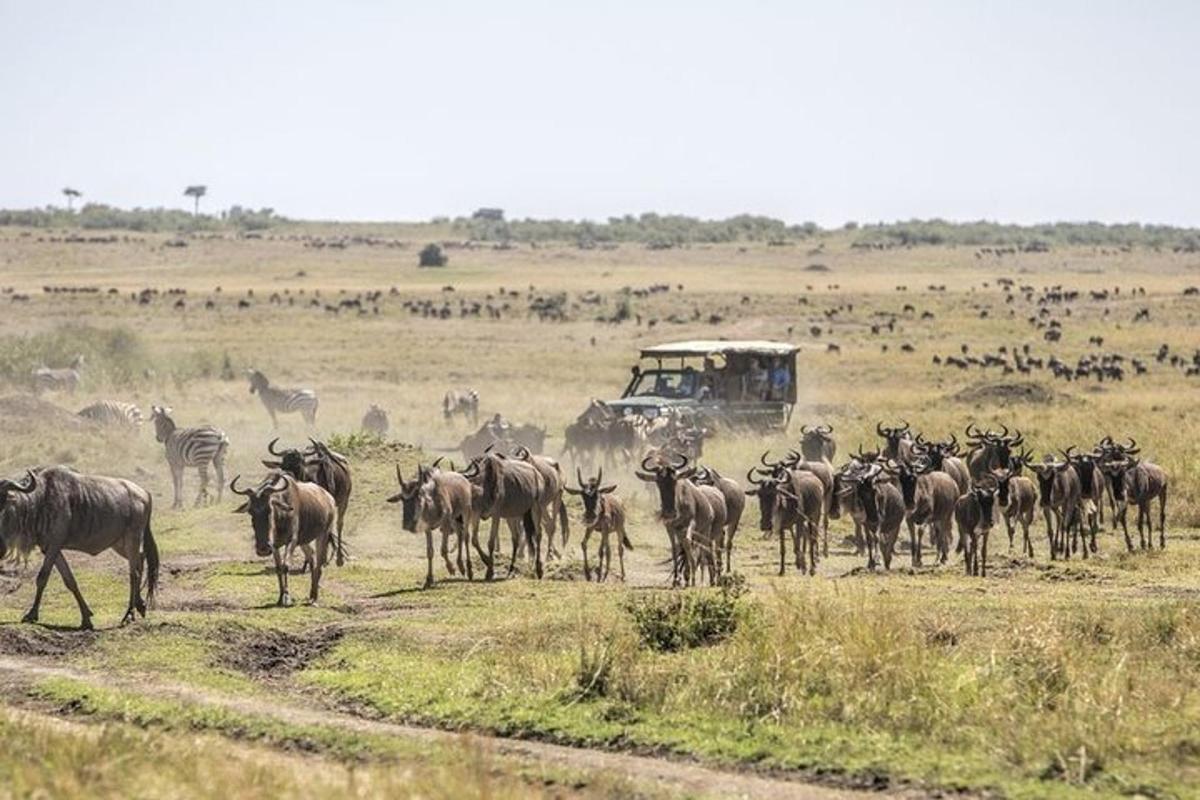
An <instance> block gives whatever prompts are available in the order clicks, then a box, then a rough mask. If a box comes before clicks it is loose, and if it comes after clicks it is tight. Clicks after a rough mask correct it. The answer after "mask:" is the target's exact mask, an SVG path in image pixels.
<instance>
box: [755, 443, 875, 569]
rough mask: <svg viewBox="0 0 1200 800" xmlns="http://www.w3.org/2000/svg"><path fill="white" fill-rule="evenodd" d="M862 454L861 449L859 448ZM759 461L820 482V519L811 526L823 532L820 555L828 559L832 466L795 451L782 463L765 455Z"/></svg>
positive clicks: (769, 466)
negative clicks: (821, 495)
mask: <svg viewBox="0 0 1200 800" xmlns="http://www.w3.org/2000/svg"><path fill="white" fill-rule="evenodd" d="M859 452H862V448H861V447H860V448H859ZM759 461H761V462H762V464H763V466H765V467H767V468H768V469H775V468H777V467H786V468H788V469H792V470H800V471H802V472H811V473H812V474H813V475H815V476H817V479H818V480H819V481H821V487H822V488H823V489H824V501H823V503H822V506H821V519H820V520H819V521H818V520H814V521H813V524H819V525H820V526H821V528H822V532H823V542H822V546H821V552H822V555H823V556H824V557H826V558H828V557H829V507H830V505H831V504H832V503H833V466H832V465H831V464H830V463H829V462H828V461H826V460H824V459H821V460H817V461H809V460H806V459H804V458H803V457H802V456H801V454H800V453H798V452H796V451H795V450H789V451H788V456H787V458H786V459H784V460H783V461H779V462H770V461H767V454H766V453H763V454H762V455H761V456H760V457H759Z"/></svg>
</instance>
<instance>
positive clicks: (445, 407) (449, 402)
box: [442, 389, 479, 425]
mask: <svg viewBox="0 0 1200 800" xmlns="http://www.w3.org/2000/svg"><path fill="white" fill-rule="evenodd" d="M455 414H462V415H463V418H464V419H469V420H470V421H471V424H472V425H478V424H479V392H477V391H475V390H474V389H451V390H450V391H448V392H446V395H445V396H444V397H443V398H442V416H443V417H445V418H446V421H447V422H449V421H450V419H451V417H453V416H454V415H455Z"/></svg>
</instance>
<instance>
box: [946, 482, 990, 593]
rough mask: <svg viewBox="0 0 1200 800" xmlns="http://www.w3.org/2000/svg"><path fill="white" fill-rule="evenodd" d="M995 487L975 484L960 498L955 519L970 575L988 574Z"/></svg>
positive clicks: (983, 575) (955, 510)
mask: <svg viewBox="0 0 1200 800" xmlns="http://www.w3.org/2000/svg"><path fill="white" fill-rule="evenodd" d="M995 505H996V490H995V489H994V488H992V487H990V486H988V487H984V486H976V487H974V488H973V489H971V490H970V491H969V492H967V493H966V494H964V495H963V496H962V497H960V498H958V502H957V503H956V505H955V508H954V518H955V520H956V521H957V522H958V536H959V538H960V539H961V540H962V542H963V549H964V551H965V552H964V556H965V558H964V564H965V566H966V571H967V574H968V575H972V576H980V577H984V578H986V577H987V552H988V535H989V534H990V533H991V531H992V525H993V523H994V518H995V515H994V509H995Z"/></svg>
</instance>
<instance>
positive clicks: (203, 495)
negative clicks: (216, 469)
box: [196, 464, 208, 506]
mask: <svg viewBox="0 0 1200 800" xmlns="http://www.w3.org/2000/svg"><path fill="white" fill-rule="evenodd" d="M196 472H198V473H200V493H199V494H197V495H196V505H197V506H202V505H204V501H205V500H207V499H208V464H201V465H200V466H199V467H197V468H196Z"/></svg>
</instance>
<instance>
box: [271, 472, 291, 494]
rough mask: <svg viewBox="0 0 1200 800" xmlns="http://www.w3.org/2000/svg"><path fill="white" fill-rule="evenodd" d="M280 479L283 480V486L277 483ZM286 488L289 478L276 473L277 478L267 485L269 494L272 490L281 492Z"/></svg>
mask: <svg viewBox="0 0 1200 800" xmlns="http://www.w3.org/2000/svg"><path fill="white" fill-rule="evenodd" d="M280 481H283V486H277V485H276V484H278V483H279V482H280ZM285 488H287V478H285V477H283V475H276V476H275V480H273V481H271V485H270V486H268V487H267V493H268V494H269V493H271V492H281V491H283V490H284V489H285Z"/></svg>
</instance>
